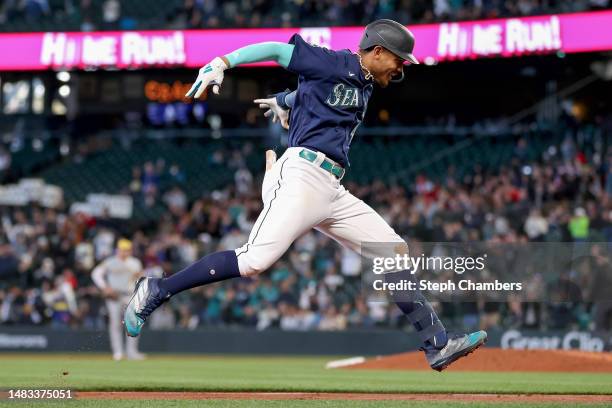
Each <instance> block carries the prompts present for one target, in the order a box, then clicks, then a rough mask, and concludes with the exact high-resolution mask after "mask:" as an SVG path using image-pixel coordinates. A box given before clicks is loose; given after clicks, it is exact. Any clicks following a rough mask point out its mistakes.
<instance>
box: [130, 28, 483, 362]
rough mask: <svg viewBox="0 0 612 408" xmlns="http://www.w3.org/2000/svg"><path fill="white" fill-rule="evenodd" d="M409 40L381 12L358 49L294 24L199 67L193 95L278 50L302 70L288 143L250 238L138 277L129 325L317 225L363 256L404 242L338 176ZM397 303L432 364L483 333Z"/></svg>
mask: <svg viewBox="0 0 612 408" xmlns="http://www.w3.org/2000/svg"><path fill="white" fill-rule="evenodd" d="M413 48H414V37H413V35H412V33H410V31H408V30H407V29H406V28H405V27H404V26H402V25H401V24H399V23H397V22H395V21H392V20H377V21H375V22H373V23H371V24H369V25H368V26H367V27H366V30H365V32H364V35H363V37H362V39H361V42H360V44H359V51H358V52H356V53H353V52H351V51H350V50H341V51H332V50H328V49H325V48H322V47H316V46H312V45H310V44H308V43H306V42H305V41H304V40H303V39H302V38H301V37H300V36H299V35H297V34H296V35H294V36H293V37H291V39H290V41H289V43H288V44H285V43H277V42H266V43H259V44H253V45H250V46H247V47H243V48H241V49H239V50H236V51H234V52H231V53H230V54H227V55H225V56H223V57H220V58H219V57H218V58H215V59H214V60H213V61H211V62H210V63H209V64H207V65H206V66H204V67H203V68H202V69H200V72H199V75H198V78H197V79H196V82H195V83H194V84H193V87H192V88H191V90H190V91H189V92H188V94H187V96H188V97H194V98H198V97H199V96H200V95H202V93H203V92H204V91H205V90H206V88H207V87H208V86H212V90H213V92H214V93H218V92H219V87H220V85H221V83H222V81H223V75H224V71H225V70H226V69H228V68H231V67H235V66H237V65H240V64H246V63H253V62H258V61H264V60H273V61H276V62H278V63H279V64H280V65H281V66H283V67H285V68H287V69H288V70H289V71H291V72H294V73H296V74H297V75H298V89H297V90H296V91H295V93H291V95H286V96H285V97H282V98H280V99H281V102H283V100H284V102H285V103H286V104H287V105H288V106H289V105H290V106H291V114H290V125H289V136H288V146H289V148H288V149H287V150H286V151H285V153H284V154H283V155H282V157H280V158H279V159H278V161H277V162H275V163H274V164H273V166H272V168H271V169H270V170H269V171H267V172H266V175H265V178H264V181H263V184H262V199H263V202H264V208H263V211H262V213H261V214H260V215H259V217H258V219H257V221H256V222H255V224H254V227H253V230H252V231H251V234H250V235H249V239H248V241H247V243H246V244H244V245H243V246H242V247H240V248H238V249H236V250H230V251H221V252H216V253H213V254H210V255H207V256H205V257H204V258H202V259H200V260H199V261H197V262H196V263H194V264H192V265H191V266H189V267H187V268H185V269H184V270H182V271H180V272H178V273H176V274H174V275H172V276H170V277H168V278H164V279H154V278H146V279H142V280H140V281H139V282H138V284H137V288H136V290H135V291H134V295H133V297H132V299H131V300H130V303H129V305H128V307H127V309H126V312H125V315H124V323H125V328H126V331H127V333H128V334H129V335H132V336H137V335H138V334H139V333H140V330H141V328H142V325H143V324H144V322H145V320H146V319H147V317H148V316H149V315H150V314H151V313H152V312H153V311H154V310H155V309H156V308H157V307H158V306H159V305H160V304H162V303H163V302H164V301H165V300H167V299H168V298H170V297H171V296H173V295H175V294H176V293H179V292H181V291H183V290H186V289H189V288H193V287H196V286H201V285H205V284H209V283H212V282H218V281H222V280H226V279H230V278H237V277H240V276H252V275H256V274H259V273H261V272H264V271H265V270H266V269H267V268H269V267H270V266H271V265H272V264H273V263H274V262H276V261H277V260H278V259H279V258H280V257H281V256H282V255H283V254H284V253H285V251H286V250H287V248H289V246H290V245H291V244H292V243H293V241H294V240H295V239H297V238H298V237H299V236H301V235H302V234H304V233H305V232H307V231H308V230H310V229H311V228H315V229H317V230H319V231H321V232H322V233H324V234H326V235H328V236H330V237H331V238H333V239H334V240H336V241H337V242H339V243H340V244H342V245H343V246H345V247H347V248H349V249H352V250H354V251H357V252H360V253H362V255H364V256H366V257H371V256H394V255H395V253H396V252H399V253H405V252H406V251H407V246H406V244H405V242H404V240H403V239H402V238H401V237H400V236H399V235H397V234H396V233H395V231H394V230H393V229H392V228H391V227H390V226H389V225H388V224H387V223H386V222H385V220H384V219H383V218H382V217H381V216H380V215H378V214H377V213H376V212H375V211H374V210H373V209H372V208H371V207H370V206H368V205H367V204H366V203H364V202H363V201H362V200H360V199H358V198H357V197H355V196H353V195H352V194H351V193H350V192H349V191H347V190H346V189H345V188H344V187H343V186H342V184H341V179H342V177H343V176H344V173H345V169H346V168H347V167H348V166H349V160H348V152H349V148H350V144H351V142H352V140H353V136H354V135H355V132H356V130H357V128H358V126H359V125H360V124H361V121H362V120H363V118H364V115H365V111H366V108H367V103H368V100H369V98H370V96H371V95H372V91H373V89H374V85H375V84H377V85H379V86H381V87H386V86H388V85H389V83H390V82H391V81H392V80H393V79H394V78H396V77H398V76H401V78H403V64H404V62H411V63H418V61H417V60H416V58H415V57H414V56H413V55H412V51H413ZM401 78H400V80H401ZM269 106H270V105H269ZM380 160H381V161H382V160H385V158H384V157H381V158H380ZM363 243H388V245H386V246H381V248H383V253H364V251H362V247H361V245H362V244H363ZM384 252H387V253H384ZM398 275H399V274H398ZM394 300H395V299H394ZM396 304H397V305H398V306H399V307H400V309H401V310H402V312H404V313H405V314H406V316H407V318H408V320H410V321H411V323H412V324H413V325H414V327H415V329H416V330H417V332H418V334H419V336H420V338H421V340H422V341H423V350H424V351H425V355H426V358H427V360H428V362H429V364H430V366H431V367H432V368H433V369H435V370H443V369H444V368H446V367H447V366H448V365H449V364H451V363H452V362H454V361H456V360H457V359H458V358H460V357H463V356H465V355H467V354H469V353H470V352H472V351H473V350H475V349H476V348H477V347H479V346H480V345H482V344H483V343H484V342H485V341H486V333H485V332H482V331H480V332H475V333H472V334H464V335H459V336H450V335H448V334H447V332H446V329H445V328H444V326H443V325H442V323H441V322H440V320H439V319H438V316H437V315H436V312H435V311H434V310H433V308H432V306H431V305H430V304H429V302H427V300H426V299H425V298H424V297H423V296H422V295H421V294H418V296H417V297H416V298H413V299H411V300H409V301H404V300H402V301H399V300H396Z"/></svg>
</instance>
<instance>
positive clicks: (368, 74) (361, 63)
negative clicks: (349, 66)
mask: <svg viewBox="0 0 612 408" xmlns="http://www.w3.org/2000/svg"><path fill="white" fill-rule="evenodd" d="M355 55H357V58H359V65H360V66H361V69H363V71H364V72H365V79H367V80H370V79H374V75H372V74H371V73H370V70H369V69H367V68H366V67H365V66H364V65H363V61H362V60H361V54H359V53H358V52H356V53H355Z"/></svg>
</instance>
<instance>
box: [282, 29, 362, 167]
mask: <svg viewBox="0 0 612 408" xmlns="http://www.w3.org/2000/svg"><path fill="white" fill-rule="evenodd" d="M289 43H290V44H294V45H295V48H294V50H293V55H292V56H291V61H290V62H289V66H288V67H287V69H288V70H289V71H291V72H294V73H296V74H298V75H299V79H298V88H297V93H296V97H295V102H294V103H293V107H292V109H291V122H290V123H291V126H290V127H289V147H306V148H309V149H312V150H316V151H320V152H322V153H324V154H325V155H326V156H328V157H329V158H330V159H332V160H334V161H336V162H338V163H339V164H340V165H341V166H343V167H347V166H348V165H349V160H348V152H349V147H350V144H351V141H352V140H353V136H354V135H355V131H356V130H357V127H359V125H360V124H361V122H362V121H363V118H364V116H365V111H366V108H367V105H368V100H369V99H370V96H371V95H372V89H373V82H372V80H369V79H366V78H365V75H364V73H363V72H362V70H361V66H360V64H359V57H358V56H357V55H355V54H353V53H352V52H351V51H350V50H341V51H332V50H328V49H327V48H323V47H317V46H314V45H310V44H308V43H307V42H306V41H304V39H303V38H302V37H300V36H299V35H298V34H295V35H293V37H291V39H290V40H289Z"/></svg>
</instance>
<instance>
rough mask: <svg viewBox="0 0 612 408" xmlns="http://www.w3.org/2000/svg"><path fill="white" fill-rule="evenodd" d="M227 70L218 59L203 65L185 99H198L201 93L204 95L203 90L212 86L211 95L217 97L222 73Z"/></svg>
mask: <svg viewBox="0 0 612 408" xmlns="http://www.w3.org/2000/svg"><path fill="white" fill-rule="evenodd" d="M227 68H228V66H227V65H226V64H225V62H223V60H222V59H221V58H219V57H217V58H215V59H214V60H212V61H210V62H209V63H208V64H206V65H204V66H203V67H202V68H200V71H199V72H198V77H197V78H196V80H195V82H194V83H193V85H192V86H191V89H190V90H189V92H187V94H186V95H185V97H186V98H194V99H198V98H199V97H200V96H201V95H202V93H204V90H205V89H206V88H208V87H209V86H210V85H212V91H213V93H214V94H216V95H218V94H219V87H220V86H221V83H222V82H223V71H225V70H226V69H227Z"/></svg>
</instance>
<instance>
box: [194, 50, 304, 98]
mask: <svg viewBox="0 0 612 408" xmlns="http://www.w3.org/2000/svg"><path fill="white" fill-rule="evenodd" d="M294 47H295V46H294V45H293V44H285V43H281V42H263V43H257V44H252V45H247V46H246V47H242V48H239V49H237V50H236V51H233V52H231V53H229V54H227V55H225V56H223V57H217V58H215V59H213V60H212V61H211V62H209V63H208V64H206V65H205V66H203V67H202V68H200V71H199V72H198V77H197V78H196V80H195V82H194V83H193V85H192V87H191V89H189V92H187V94H186V95H185V97H187V98H196V99H197V98H199V97H200V96H201V95H202V93H204V90H205V89H206V88H207V87H209V86H212V91H213V93H215V94H218V93H219V87H220V86H221V83H222V82H223V72H224V71H225V70H226V69H228V68H233V67H235V66H238V65H242V64H250V63H253V62H260V61H276V62H277V63H278V64H280V65H282V66H283V67H285V68H287V67H288V66H289V62H290V61H291V56H292V55H293V49H294Z"/></svg>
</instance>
